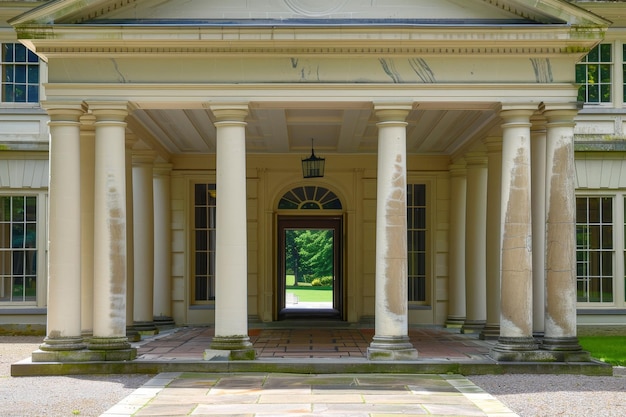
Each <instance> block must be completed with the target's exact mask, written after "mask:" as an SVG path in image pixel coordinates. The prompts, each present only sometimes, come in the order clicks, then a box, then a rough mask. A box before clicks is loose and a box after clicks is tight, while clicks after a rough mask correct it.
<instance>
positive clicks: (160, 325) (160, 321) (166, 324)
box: [154, 316, 176, 329]
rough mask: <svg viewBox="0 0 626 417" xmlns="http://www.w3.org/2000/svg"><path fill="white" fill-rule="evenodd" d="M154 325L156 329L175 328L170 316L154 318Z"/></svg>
mask: <svg viewBox="0 0 626 417" xmlns="http://www.w3.org/2000/svg"><path fill="white" fill-rule="evenodd" d="M154 325H155V326H156V327H157V329H171V328H173V327H176V323H175V322H174V319H173V318H172V317H170V316H155V317H154Z"/></svg>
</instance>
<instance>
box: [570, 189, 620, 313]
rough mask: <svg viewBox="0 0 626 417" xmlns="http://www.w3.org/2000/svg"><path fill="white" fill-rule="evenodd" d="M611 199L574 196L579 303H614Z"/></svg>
mask: <svg viewBox="0 0 626 417" xmlns="http://www.w3.org/2000/svg"><path fill="white" fill-rule="evenodd" d="M613 256H614V245H613V198H612V197H605V196H597V197H596V196H592V197H577V198H576V288H577V300H578V302H581V303H610V302H613V269H614V267H613Z"/></svg>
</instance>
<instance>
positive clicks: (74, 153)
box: [41, 103, 84, 351]
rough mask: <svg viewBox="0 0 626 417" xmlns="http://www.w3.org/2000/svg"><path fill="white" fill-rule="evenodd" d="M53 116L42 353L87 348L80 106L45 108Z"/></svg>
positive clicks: (54, 105) (65, 105)
mask: <svg viewBox="0 0 626 417" xmlns="http://www.w3.org/2000/svg"><path fill="white" fill-rule="evenodd" d="M45 107H46V109H47V111H48V114H49V115H50V137H51V140H50V188H49V201H48V210H49V216H48V219H49V225H48V239H49V247H48V251H49V252H48V316H47V330H46V332H47V335H46V338H45V339H44V343H43V344H42V345H41V350H44V351H65V350H79V349H82V348H84V344H83V338H82V336H81V321H80V318H81V263H80V259H81V257H80V255H81V249H80V242H81V227H80V226H81V225H80V218H81V212H80V200H81V198H80V196H81V194H80V191H81V189H80V178H81V177H80V122H79V118H80V116H81V115H82V114H83V111H84V109H83V106H82V105H81V104H75V105H73V104H58V105H56V104H52V103H48V104H47V105H45Z"/></svg>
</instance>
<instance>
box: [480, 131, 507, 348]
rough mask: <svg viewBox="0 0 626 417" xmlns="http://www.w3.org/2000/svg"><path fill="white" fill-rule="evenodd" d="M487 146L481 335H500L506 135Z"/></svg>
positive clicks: (486, 140) (481, 336)
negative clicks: (484, 314) (484, 312)
mask: <svg viewBox="0 0 626 417" xmlns="http://www.w3.org/2000/svg"><path fill="white" fill-rule="evenodd" d="M484 144H485V146H486V147H487V219H488V221H487V235H486V238H487V243H486V249H487V253H486V262H487V265H486V272H487V292H486V295H487V322H486V324H485V327H484V328H483V330H482V332H481V333H480V336H479V337H480V338H481V339H483V340H486V339H497V338H498V336H500V201H501V198H500V196H501V193H502V191H501V187H502V181H501V178H500V177H501V175H502V136H490V137H488V138H487V139H485V141H484Z"/></svg>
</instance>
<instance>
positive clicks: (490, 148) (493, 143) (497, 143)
mask: <svg viewBox="0 0 626 417" xmlns="http://www.w3.org/2000/svg"><path fill="white" fill-rule="evenodd" d="M483 144H484V145H485V147H486V148H487V153H488V154H490V153H493V152H502V136H488V137H486V138H485V139H483Z"/></svg>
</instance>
